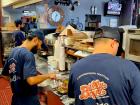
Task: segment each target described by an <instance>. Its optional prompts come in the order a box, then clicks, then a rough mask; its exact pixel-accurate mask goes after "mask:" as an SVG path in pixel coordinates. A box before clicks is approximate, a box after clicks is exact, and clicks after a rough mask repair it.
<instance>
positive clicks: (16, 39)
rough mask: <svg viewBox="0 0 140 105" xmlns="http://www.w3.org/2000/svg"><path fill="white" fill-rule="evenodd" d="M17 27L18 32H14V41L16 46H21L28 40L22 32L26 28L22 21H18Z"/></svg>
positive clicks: (16, 22)
mask: <svg viewBox="0 0 140 105" xmlns="http://www.w3.org/2000/svg"><path fill="white" fill-rule="evenodd" d="M15 25H16V30H15V31H14V32H13V39H14V42H15V46H20V45H21V44H22V43H23V41H24V40H25V39H26V38H25V34H24V32H23V31H22V30H21V29H22V28H23V27H24V25H23V23H22V21H21V20H16V21H15Z"/></svg>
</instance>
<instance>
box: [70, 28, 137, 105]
mask: <svg viewBox="0 0 140 105" xmlns="http://www.w3.org/2000/svg"><path fill="white" fill-rule="evenodd" d="M119 42H120V34H119V33H118V31H117V30H115V29H114V28H111V27H107V26H104V27H101V28H98V29H97V30H96V31H95V35H94V51H93V54H92V55H90V56H88V57H85V58H83V59H81V60H79V61H77V62H76V63H75V64H74V65H73V66H72V69H71V73H70V78H69V86H68V95H69V97H72V98H75V105H140V100H139V99H140V82H139V81H140V71H139V70H138V68H137V67H136V66H135V65H134V64H133V63H132V62H131V61H128V60H125V59H122V58H120V57H117V56H115V55H116V53H117V50H118V47H119Z"/></svg>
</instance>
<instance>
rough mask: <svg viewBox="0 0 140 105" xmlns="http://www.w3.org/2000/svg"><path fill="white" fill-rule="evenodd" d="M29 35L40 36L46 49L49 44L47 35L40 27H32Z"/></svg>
mask: <svg viewBox="0 0 140 105" xmlns="http://www.w3.org/2000/svg"><path fill="white" fill-rule="evenodd" d="M28 36H32V37H38V38H39V39H40V40H41V41H42V48H44V49H46V48H47V45H46V43H45V36H44V33H43V32H42V31H41V30H39V29H32V30H30V32H29V35H28Z"/></svg>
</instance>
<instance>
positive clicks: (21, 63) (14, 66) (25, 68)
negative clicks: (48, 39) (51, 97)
mask: <svg viewBox="0 0 140 105" xmlns="http://www.w3.org/2000/svg"><path fill="white" fill-rule="evenodd" d="M42 44H45V43H44V35H43V33H42V32H41V31H40V30H34V31H32V32H31V33H30V34H29V35H28V36H27V39H26V40H25V41H24V42H23V44H22V45H21V46H19V47H15V48H14V49H13V50H12V52H11V54H10V56H9V58H8V59H7V61H6V63H5V65H4V69H3V71H2V75H4V76H9V77H10V82H11V88H12V92H13V97H12V105H40V103H39V99H38V96H37V94H38V93H37V92H38V91H37V84H39V83H41V82H42V81H44V80H46V79H49V78H55V74H54V73H49V74H44V75H38V74H37V70H36V65H35V58H34V55H33V54H34V53H36V52H37V50H38V49H40V48H41V45H42Z"/></svg>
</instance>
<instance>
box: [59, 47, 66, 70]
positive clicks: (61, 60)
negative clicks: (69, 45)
mask: <svg viewBox="0 0 140 105" xmlns="http://www.w3.org/2000/svg"><path fill="white" fill-rule="evenodd" d="M59 70H60V71H63V70H65V48H64V47H60V55H59Z"/></svg>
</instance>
